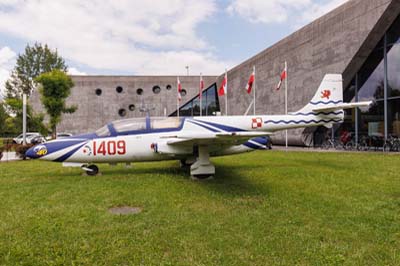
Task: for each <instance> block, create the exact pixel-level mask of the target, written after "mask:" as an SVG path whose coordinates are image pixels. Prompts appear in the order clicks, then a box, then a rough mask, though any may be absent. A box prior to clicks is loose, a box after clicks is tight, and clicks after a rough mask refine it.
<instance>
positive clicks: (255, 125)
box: [251, 117, 263, 129]
mask: <svg viewBox="0 0 400 266" xmlns="http://www.w3.org/2000/svg"><path fill="white" fill-rule="evenodd" d="M251 120H252V122H251V128H253V129H254V128H261V127H262V122H263V121H262V118H261V117H257V118H252V119H251Z"/></svg>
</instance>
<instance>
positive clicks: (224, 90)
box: [218, 72, 228, 96]
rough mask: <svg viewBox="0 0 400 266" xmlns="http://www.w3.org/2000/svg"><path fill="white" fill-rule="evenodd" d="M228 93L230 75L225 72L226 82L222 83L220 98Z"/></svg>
mask: <svg viewBox="0 0 400 266" xmlns="http://www.w3.org/2000/svg"><path fill="white" fill-rule="evenodd" d="M227 92H228V73H227V72H225V77H224V80H223V81H222V83H221V87H220V88H219V90H218V95H219V96H224V95H226V94H227Z"/></svg>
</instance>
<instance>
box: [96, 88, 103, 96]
mask: <svg viewBox="0 0 400 266" xmlns="http://www.w3.org/2000/svg"><path fill="white" fill-rule="evenodd" d="M95 93H96V95H97V96H100V95H101V94H102V93H103V91H102V90H101V89H100V88H97V89H96V91H95Z"/></svg>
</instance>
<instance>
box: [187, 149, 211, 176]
mask: <svg viewBox="0 0 400 266" xmlns="http://www.w3.org/2000/svg"><path fill="white" fill-rule="evenodd" d="M214 174H215V167H214V165H213V164H212V163H211V162H210V153H209V152H208V147H207V146H199V157H197V160H196V162H195V163H194V164H192V166H191V167H190V175H191V176H192V178H193V179H195V180H199V179H202V180H204V179H208V178H212V177H213V176H214Z"/></svg>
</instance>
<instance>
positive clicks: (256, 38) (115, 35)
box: [0, 0, 346, 89]
mask: <svg viewBox="0 0 400 266" xmlns="http://www.w3.org/2000/svg"><path fill="white" fill-rule="evenodd" d="M344 2H346V0H331V1H328V0H246V1H244V0H220V1H217V0H202V1H198V0H153V1H137V0H119V1H113V0H92V1H90V2H89V1H87V2H86V1H80V0H68V1H67V0H65V1H61V0H59V1H55V0H0V89H1V88H2V87H3V83H4V81H5V80H6V79H7V78H8V76H9V73H10V71H11V70H12V68H13V66H14V64H15V59H16V57H17V54H18V53H22V52H23V50H24V48H25V45H26V44H27V43H29V44H33V43H34V42H35V41H37V42H40V43H47V44H48V45H49V46H50V47H52V48H53V49H57V50H58V51H59V53H60V54H61V56H63V57H64V58H65V59H66V61H67V64H68V66H69V67H70V73H72V74H82V75H85V74H88V75H91V74H105V75H118V74H121V75H184V74H186V69H185V66H187V65H188V66H189V67H190V74H193V75H198V74H199V73H200V72H202V73H203V74H205V75H206V74H212V75H218V74H221V73H222V72H223V71H224V69H225V68H228V69H229V68H232V67H234V66H235V65H237V64H239V63H241V62H242V61H244V60H246V59H247V58H249V57H251V56H253V55H255V54H257V53H258V52H260V51H262V50H264V49H265V48H267V47H269V46H271V45H272V44H274V43H276V42H277V41H279V40H281V39H282V38H284V37H285V36H287V35H289V34H291V33H292V32H294V31H296V30H297V29H298V28H300V27H302V26H304V25H306V24H307V23H309V22H311V21H312V20H314V19H316V18H318V17H319V16H322V15H324V14H325V13H327V12H329V11H331V10H332V9H334V8H335V7H337V6H339V5H341V4H342V3H344Z"/></svg>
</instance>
